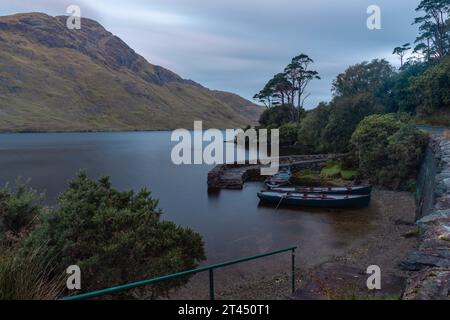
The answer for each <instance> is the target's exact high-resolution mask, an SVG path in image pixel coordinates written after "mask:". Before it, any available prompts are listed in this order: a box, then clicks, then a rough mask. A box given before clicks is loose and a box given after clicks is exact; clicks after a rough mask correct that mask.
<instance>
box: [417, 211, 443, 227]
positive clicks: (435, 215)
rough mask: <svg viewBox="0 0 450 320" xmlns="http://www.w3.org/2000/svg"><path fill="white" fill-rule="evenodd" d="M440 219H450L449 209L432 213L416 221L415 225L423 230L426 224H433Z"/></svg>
mask: <svg viewBox="0 0 450 320" xmlns="http://www.w3.org/2000/svg"><path fill="white" fill-rule="evenodd" d="M442 219H445V220H446V219H450V209H447V210H437V211H434V212H433V213H431V214H429V215H426V216H425V217H423V218H422V219H420V220H419V221H417V225H418V226H419V227H421V228H423V227H425V225H426V224H429V223H434V222H436V221H438V220H442Z"/></svg>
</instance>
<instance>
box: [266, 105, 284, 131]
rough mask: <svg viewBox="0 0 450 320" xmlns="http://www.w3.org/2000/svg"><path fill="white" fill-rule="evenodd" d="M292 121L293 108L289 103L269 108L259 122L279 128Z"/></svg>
mask: <svg viewBox="0 0 450 320" xmlns="http://www.w3.org/2000/svg"><path fill="white" fill-rule="evenodd" d="M290 121H291V110H290V106H288V105H279V106H275V107H272V108H267V109H266V110H264V112H263V113H262V114H261V116H260V118H259V124H260V125H261V126H263V127H265V128H278V127H280V126H282V125H283V124H286V123H289V122H290Z"/></svg>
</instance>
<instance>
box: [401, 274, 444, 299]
mask: <svg viewBox="0 0 450 320" xmlns="http://www.w3.org/2000/svg"><path fill="white" fill-rule="evenodd" d="M449 292H450V270H440V269H427V270H424V271H422V272H420V273H418V274H415V275H414V276H413V277H411V278H410V279H409V280H408V285H407V287H406V290H405V294H404V295H403V299H405V300H449V298H450V296H449Z"/></svg>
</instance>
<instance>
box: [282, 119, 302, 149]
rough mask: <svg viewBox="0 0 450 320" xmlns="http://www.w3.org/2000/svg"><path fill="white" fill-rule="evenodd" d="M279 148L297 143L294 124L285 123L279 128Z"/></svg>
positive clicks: (296, 126) (295, 125)
mask: <svg viewBox="0 0 450 320" xmlns="http://www.w3.org/2000/svg"><path fill="white" fill-rule="evenodd" d="M279 129H280V146H283V147H290V146H292V145H294V144H295V143H296V142H297V136H298V125H297V124H296V123H287V124H284V125H282V126H281V127H280V128H279Z"/></svg>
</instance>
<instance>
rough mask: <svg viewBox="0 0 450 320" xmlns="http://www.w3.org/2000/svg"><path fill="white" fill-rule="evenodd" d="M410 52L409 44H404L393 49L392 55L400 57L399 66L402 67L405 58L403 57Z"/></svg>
mask: <svg viewBox="0 0 450 320" xmlns="http://www.w3.org/2000/svg"><path fill="white" fill-rule="evenodd" d="M409 50H411V44H410V43H405V44H404V45H402V46H401V47H396V48H394V51H393V52H392V54H396V55H398V56H399V57H400V66H401V67H403V60H404V58H405V55H406V54H407V53H408V51H409Z"/></svg>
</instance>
